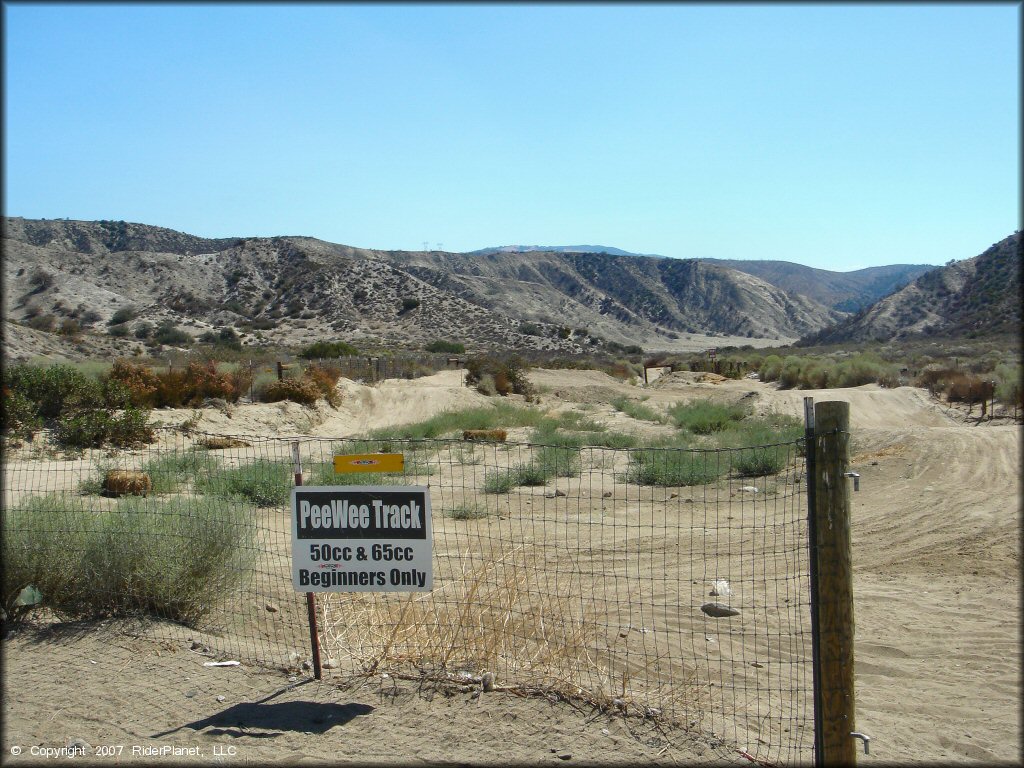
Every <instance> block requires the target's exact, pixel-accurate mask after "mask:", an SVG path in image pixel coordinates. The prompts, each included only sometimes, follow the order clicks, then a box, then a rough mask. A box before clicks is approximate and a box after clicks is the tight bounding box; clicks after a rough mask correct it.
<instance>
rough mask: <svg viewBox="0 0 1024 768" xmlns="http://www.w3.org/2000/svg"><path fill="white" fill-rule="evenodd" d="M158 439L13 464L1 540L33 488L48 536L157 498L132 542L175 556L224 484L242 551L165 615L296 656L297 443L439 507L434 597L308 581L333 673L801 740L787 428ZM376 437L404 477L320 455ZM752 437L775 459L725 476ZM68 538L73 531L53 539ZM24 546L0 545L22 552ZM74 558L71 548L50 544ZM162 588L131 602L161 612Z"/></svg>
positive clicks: (797, 521)
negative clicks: (739, 432) (674, 434)
mask: <svg viewBox="0 0 1024 768" xmlns="http://www.w3.org/2000/svg"><path fill="white" fill-rule="evenodd" d="M441 357H443V356H441ZM158 436H159V442H158V443H157V444H155V445H153V446H150V447H148V448H145V449H143V450H139V451H132V452H128V453H123V454H120V455H117V456H109V455H107V453H106V452H104V451H100V450H95V451H87V452H85V453H84V454H82V455H81V456H80V457H78V458H75V459H70V460H64V461H58V462H55V467H54V468H52V469H47V468H44V467H43V466H42V465H41V464H40V463H38V462H33V461H27V460H26V461H22V460H17V459H13V460H8V461H6V463H5V465H4V534H5V538H8V539H9V540H13V541H15V542H18V541H26V542H27V541H28V540H27V539H25V538H24V537H23V536H22V534H25V532H26V530H27V526H28V523H25V522H23V521H25V520H28V519H29V513H30V511H31V509H32V508H33V505H34V504H37V503H39V502H38V499H39V498H41V497H43V498H49V499H50V501H49V502H48V503H49V504H50V507H49V509H51V510H54V509H55V510H64V511H63V512H61V513H60V514H57V513H53V512H52V511H51V512H50V513H48V514H50V515H51V517H50V518H49V519H50V520H51V523H50V524H49V525H50V527H51V528H52V529H53V530H58V531H59V530H60V528H61V526H62V525H70V523H68V522H66V521H67V520H70V519H71V518H72V517H74V515H84V518H83V517H75V518H74V519H75V520H78V521H81V520H83V519H84V520H94V521H95V520H107V521H123V522H125V523H126V524H127V523H128V522H129V518H130V516H132V515H135V516H139V515H142V514H151V515H152V516H153V517H154V519H158V520H160V521H162V522H161V523H160V525H159V526H158V528H157V530H155V531H153V532H151V533H149V534H146V535H143V534H139V538H138V539H136V540H135V541H136V544H135V545H134V546H136V547H143V548H144V547H149V546H151V545H154V542H153V538H155V537H156V538H160V537H162V538H165V539H167V540H168V541H171V542H172V545H171V546H170V547H169V550H168V551H170V552H172V553H176V554H172V555H168V557H172V558H183V559H185V558H188V557H190V556H191V555H190V554H189V553H190V552H191V551H192V550H193V549H194V548H195V545H196V541H195V537H196V533H195V530H194V528H192V527H190V526H194V525H195V524H197V522H196V521H198V520H199V519H200V518H201V517H202V515H204V514H216V512H215V511H214V512H213V513H210V510H217V509H219V508H220V507H218V506H217V505H219V504H225V505H227V504H229V503H230V505H231V509H232V510H234V511H233V512H232V513H231V515H232V516H231V517H230V522H229V525H230V526H231V528H230V532H229V533H230V538H231V541H233V542H235V544H236V546H237V550H238V551H236V552H234V553H226V554H224V555H223V559H224V563H227V567H228V568H229V572H228V573H227V574H226V575H225V574H223V573H222V574H221V575H220V576H218V579H219V581H218V583H219V584H220V587H218V589H217V592H216V593H215V594H214V595H212V596H210V595H206V596H203V597H202V598H201V599H200V598H197V601H198V602H197V603H196V605H197V606H198V610H200V612H201V616H200V617H199V618H196V619H193V620H191V621H190V622H189V624H190V625H187V624H184V623H171V622H167V623H162V624H159V625H158V631H159V632H161V633H164V634H165V635H166V636H167V637H169V638H174V639H189V638H191V639H194V640H195V641H197V642H201V643H202V644H204V645H206V646H208V647H209V648H211V649H212V650H214V651H216V652H217V653H219V654H222V655H223V656H226V657H231V658H235V659H240V660H243V661H248V662H251V663H259V664H268V665H272V666H276V667H286V668H293V669H295V670H296V671H297V672H298V671H299V670H300V668H301V664H302V662H303V661H304V660H308V659H309V653H310V649H309V645H310V638H309V631H308V624H307V616H306V604H305V599H304V595H303V594H301V593H299V592H297V591H295V588H294V587H293V585H292V576H291V551H292V549H291V547H292V543H291V529H290V510H289V507H288V504H289V501H288V499H289V498H290V489H291V486H292V484H293V482H294V478H293V465H292V456H291V447H292V445H293V444H294V443H297V444H298V446H299V450H300V457H301V462H302V469H303V481H304V485H307V486H310V485H342V484H366V485H395V484H398V485H405V484H408V485H426V486H428V487H429V491H430V495H431V503H432V508H433V572H434V589H433V590H432V591H431V592H429V593H329V594H326V595H319V596H318V598H317V602H318V619H319V625H320V641H321V644H322V647H323V658H324V659H325V661H326V660H328V659H330V660H331V663H330V664H328V665H327V669H325V674H327V675H336V676H346V675H353V674H363V673H366V672H367V671H370V670H372V671H373V672H374V673H375V674H380V673H385V672H386V673H389V674H394V675H409V676H413V677H416V676H420V677H435V678H436V677H438V676H442V677H447V678H448V679H451V680H454V681H456V682H457V681H459V680H462V681H476V680H479V679H480V676H481V675H482V674H483V673H484V672H490V673H492V674H493V675H494V678H495V681H496V683H497V684H498V685H499V686H506V687H508V688H510V689H515V690H520V691H529V690H548V691H553V692H557V693H558V694H559V695H563V696H566V697H569V698H577V699H582V700H585V701H590V702H592V703H595V704H599V705H602V706H608V707H610V708H612V709H620V710H622V711H623V712H625V713H626V714H639V715H642V716H649V717H656V718H659V719H660V720H663V721H664V722H666V723H670V724H673V725H676V726H680V727H683V728H687V729H690V730H691V731H694V732H698V733H700V734H704V735H705V736H706V737H707V738H708V740H709V742H710V743H719V744H721V745H729V748H728V749H726V752H728V753H730V754H733V755H735V751H736V749H739V750H742V751H743V752H745V753H747V754H748V755H750V756H752V757H753V758H755V759H757V760H760V761H767V762H808V761H810V759H811V755H812V752H813V745H814V732H813V728H814V723H813V712H812V695H811V690H812V658H811V657H812V653H811V630H810V605H809V601H810V589H809V560H808V534H807V494H806V487H805V486H806V483H805V480H804V476H803V473H804V471H805V467H804V461H803V458H802V455H801V453H802V441H796V442H788V443H780V444H777V445H770V446H759V447H756V448H744V449H719V450H710V451H695V450H682V449H624V450H623V449H607V448H589V447H584V448H565V447H554V446H541V445H532V444H512V443H496V442H495V443H472V442H464V441H461V440H454V439H446V440H442V439H437V440H415V441H413V440H394V439H392V440H387V441H367V440H355V439H350V438H349V439H346V438H337V439H327V438H310V437H300V438H265V437H253V436H245V435H238V436H233V437H227V436H224V435H210V434H205V433H198V432H192V433H188V434H184V433H181V432H179V431H174V430H169V429H161V430H159V433H158ZM377 451H393V452H399V453H403V454H404V455H405V457H406V458H405V473H404V474H389V475H370V476H363V475H358V474H356V475H336V474H335V473H334V470H333V463H332V457H333V456H334V455H335V454H339V453H340V454H345V453H371V452H377ZM754 454H758V455H768V456H770V457H771V458H772V460H773V461H775V462H776V463H777V466H778V467H781V470H779V471H777V472H776V473H775V474H772V475H768V476H758V477H749V476H741V475H742V474H744V473H742V472H739V471H738V467H740V466H741V465H742V466H746V464H745V462H747V461H749V459H750V458H751V456H752V455H754ZM112 469H123V470H139V471H144V472H146V474H147V475H148V476H149V477H150V478H151V482H152V491H151V493H149V495H148V496H146V497H145V498H134V497H132V498H123V499H115V498H109V497H107V496H104V495H101V493H100V491H101V486H102V481H103V477H104V476H105V474H106V473H107V472H108V471H110V470H112ZM33 499H35V501H34V500H33ZM225 508H226V507H225ZM239 510H240V511H239ZM61 515H65V517H62V516H61ZM62 521H64V522H62ZM82 524H83V523H81V522H78V523H76V525H82ZM89 524H91V523H89ZM115 527H116V526H115ZM222 527H223V526H222ZM117 530H122V528H117ZM125 530H126V529H125ZM51 532H52V531H51ZM133 535H134V534H133ZM147 536H148V538H147ZM19 537H21V538H19ZM200 539H201V537H200ZM76 540H77V539H76V538H75V537H74V536H67V538H66V541H67V542H68V545H69V546H70V545H73V543H74V542H75V541H76ZM154 546H155V545H154ZM25 547H26V549H22V550H18V549H14V550H8V551H6V552H5V556H6V557H14V558H18V557H27V547H28V544H27V543H26V545H25ZM155 551H156V550H154V552H155ZM78 556H83V555H82V553H81V552H75V551H66V552H65V553H64V563H65V564H66V563H74V562H75V558H76V557H78ZM155 556H156V555H154V557H155ZM193 565H194V564H193ZM190 567H191V566H190ZM8 586H9V585H7V584H5V588H7V587H8ZM98 588H100V587H99V586H97V589H98ZM108 588H109V587H108ZM108 597H110V598H111V599H114V597H116V596H113V595H111V596H108ZM203 601H206V602H203ZM140 602H141V599H140ZM159 604H160V603H159V601H156V602H155V603H153V602H146V603H145V606H144V607H145V609H146V610H147V611H148V612H149V613H150V614H155V615H157V616H160V615H161V611H160V610H159V609H158V608H157V609H154V605H159ZM726 605H727V606H728V607H729V609H730V610H724V609H723V607H722V606H726ZM139 607H140V608H141V607H143V606H142V605H140V606H139ZM732 611H736V612H737V613H732ZM179 621H180V619H179ZM732 747H735V749H733V748H732ZM723 749H725V746H723Z"/></svg>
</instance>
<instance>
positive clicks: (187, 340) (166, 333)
mask: <svg viewBox="0 0 1024 768" xmlns="http://www.w3.org/2000/svg"><path fill="white" fill-rule="evenodd" d="M153 340H154V341H156V342H157V343H159V344H166V345H168V346H178V347H181V346H184V347H187V346H188V345H190V344H191V343H192V341H193V339H192V336H191V335H190V334H188V333H186V332H185V331H182V330H179V329H178V328H177V327H175V325H174V321H173V320H164V321H163V322H162V323H160V325H158V326H157V327H156V329H155V330H154V331H153Z"/></svg>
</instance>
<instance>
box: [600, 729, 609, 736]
mask: <svg viewBox="0 0 1024 768" xmlns="http://www.w3.org/2000/svg"><path fill="white" fill-rule="evenodd" d="M601 733H603V734H604V735H605V736H610V735H611V731H609V730H608V729H607V728H602V729H601Z"/></svg>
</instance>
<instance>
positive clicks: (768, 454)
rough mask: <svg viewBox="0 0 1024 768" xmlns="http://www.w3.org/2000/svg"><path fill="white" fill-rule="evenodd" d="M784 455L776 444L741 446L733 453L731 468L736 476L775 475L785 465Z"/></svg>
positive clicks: (784, 452) (784, 451)
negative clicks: (757, 446) (755, 446)
mask: <svg viewBox="0 0 1024 768" xmlns="http://www.w3.org/2000/svg"><path fill="white" fill-rule="evenodd" d="M786 455H787V453H786V450H785V449H780V448H779V447H777V446H763V447H759V448H743V449H741V450H739V451H738V452H737V453H735V454H733V459H732V468H733V471H734V472H735V473H736V475H737V476H738V477H763V476H765V475H777V474H778V473H779V472H781V471H782V470H783V469H785V467H786Z"/></svg>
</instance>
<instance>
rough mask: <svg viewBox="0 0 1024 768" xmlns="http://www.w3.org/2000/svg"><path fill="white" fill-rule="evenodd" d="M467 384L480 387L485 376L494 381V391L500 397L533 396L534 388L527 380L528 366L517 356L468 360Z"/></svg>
mask: <svg viewBox="0 0 1024 768" xmlns="http://www.w3.org/2000/svg"><path fill="white" fill-rule="evenodd" d="M466 370H467V372H466V384H468V385H470V386H474V385H479V384H480V382H481V379H482V377H483V376H485V375H489V376H491V378H492V379H493V380H494V389H495V391H496V392H497V393H498V394H500V395H508V394H511V393H515V394H517V395H527V396H529V395H532V394H533V388H532V387H531V386H530V382H529V380H528V379H527V378H526V371H527V365H526V363H525V362H523V360H522V359H521V358H519V357H517V356H515V355H512V356H509V357H488V356H482V357H471V358H469V359H468V360H466Z"/></svg>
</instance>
